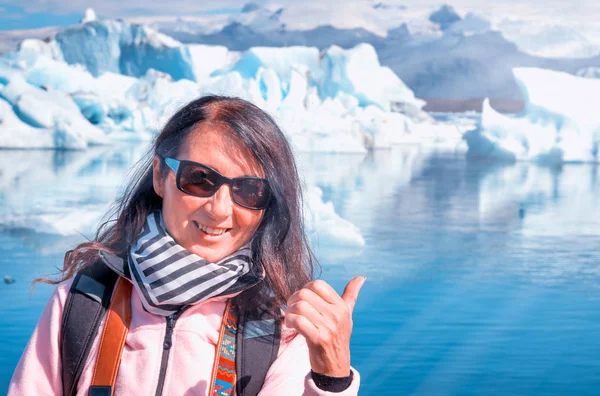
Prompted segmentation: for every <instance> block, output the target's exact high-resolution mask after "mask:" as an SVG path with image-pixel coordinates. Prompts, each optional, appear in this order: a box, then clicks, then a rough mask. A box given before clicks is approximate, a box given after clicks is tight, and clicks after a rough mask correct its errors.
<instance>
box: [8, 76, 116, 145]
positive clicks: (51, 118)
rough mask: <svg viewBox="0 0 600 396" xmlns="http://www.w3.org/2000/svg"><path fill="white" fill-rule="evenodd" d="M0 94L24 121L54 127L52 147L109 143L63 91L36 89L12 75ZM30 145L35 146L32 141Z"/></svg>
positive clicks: (39, 125)
mask: <svg viewBox="0 0 600 396" xmlns="http://www.w3.org/2000/svg"><path fill="white" fill-rule="evenodd" d="M0 96H2V97H4V98H5V99H6V100H7V101H8V102H9V103H10V104H11V105H12V107H13V109H14V112H15V114H16V115H17V117H18V118H20V119H21V120H22V121H23V122H25V123H27V124H29V125H31V126H33V127H37V128H45V129H51V130H53V131H54V134H53V135H54V147H61V148H85V147H86V146H87V144H107V143H109V142H110V141H109V140H108V138H107V137H106V135H105V134H104V132H103V131H102V130H100V129H99V128H97V127H95V126H93V125H92V124H90V123H89V122H88V121H87V120H86V119H85V118H84V117H83V116H82V115H81V113H80V112H79V108H78V107H77V105H76V104H75V102H73V100H72V99H71V98H70V97H69V96H67V95H65V94H63V93H62V92H59V91H56V90H53V89H51V88H48V90H42V89H39V88H36V87H34V86H32V85H30V84H28V83H27V82H26V81H25V80H23V78H21V77H20V76H15V77H13V78H12V79H11V80H10V82H9V83H8V84H7V85H6V86H5V87H3V88H1V89H0ZM31 144H32V145H33V147H38V145H37V144H36V143H35V142H31ZM44 144H46V143H44Z"/></svg>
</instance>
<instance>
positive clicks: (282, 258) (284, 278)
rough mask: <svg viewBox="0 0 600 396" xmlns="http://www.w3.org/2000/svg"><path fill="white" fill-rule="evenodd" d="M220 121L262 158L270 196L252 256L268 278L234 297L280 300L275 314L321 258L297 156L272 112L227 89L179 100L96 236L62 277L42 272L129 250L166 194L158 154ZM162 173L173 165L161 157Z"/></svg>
mask: <svg viewBox="0 0 600 396" xmlns="http://www.w3.org/2000/svg"><path fill="white" fill-rule="evenodd" d="M207 123H210V124H217V125H219V126H222V127H223V128H219V130H223V133H231V132H233V133H234V134H235V136H237V137H239V139H240V140H241V141H242V142H243V143H244V144H245V145H246V146H247V147H248V148H249V149H250V151H251V152H252V153H253V154H254V156H255V157H256V159H257V160H258V162H259V163H260V164H261V165H262V167H263V169H264V172H265V176H266V178H267V180H269V185H270V187H271V190H272V197H273V198H272V199H271V201H270V203H269V206H268V207H267V208H266V209H265V213H264V216H263V219H262V221H261V223H260V225H259V227H258V229H257V231H256V233H255V235H254V238H253V239H252V252H253V261H254V263H255V264H257V265H261V266H262V267H263V268H264V269H265V273H266V277H265V279H264V281H263V282H261V283H260V284H259V285H257V286H256V287H253V288H251V289H249V290H246V291H245V292H243V293H241V294H240V295H239V296H238V297H237V298H236V303H237V304H238V305H239V306H240V308H241V309H252V308H256V307H258V306H259V305H261V304H263V303H265V302H267V301H268V300H269V299H272V298H274V299H275V301H274V302H275V305H274V306H273V308H272V309H271V313H272V314H275V315H277V312H278V309H277V308H276V307H280V306H281V305H284V304H285V302H286V301H287V299H288V298H289V297H290V295H291V294H292V293H294V292H295V291H297V290H300V289H301V288H302V287H303V286H304V285H305V284H306V283H307V282H309V281H310V280H311V279H312V277H313V275H314V270H315V266H318V262H317V261H316V259H315V258H314V255H313V253H312V251H311V250H310V247H309V245H308V241H307V238H306V234H305V232H304V223H303V217H302V192H301V188H300V180H299V176H298V171H297V168H296V164H295V162H294V156H293V154H292V151H291V149H290V146H289V144H288V142H287V140H286V138H285V136H284V135H283V133H282V132H281V130H280V129H279V127H278V126H277V124H276V123H275V121H273V119H272V118H271V117H270V116H269V115H268V114H266V113H265V112H264V111H263V110H261V109H259V108H258V107H256V106H255V105H253V104H251V103H249V102H247V101H245V100H242V99H239V98H229V97H223V96H204V97H201V98H199V99H196V100H194V101H192V102H190V103H188V104H187V105H185V106H184V107H182V108H181V109H180V110H179V111H177V113H175V115H173V117H171V119H170V120H169V121H168V122H167V124H166V125H165V127H164V128H163V129H162V131H161V132H160V134H159V135H158V136H157V137H156V139H155V141H154V144H153V146H152V149H151V150H150V151H149V152H148V153H147V155H146V156H145V157H144V158H142V159H141V160H140V161H139V162H138V164H137V165H138V166H137V171H136V172H135V173H134V174H133V175H132V178H131V182H130V183H129V185H128V186H127V188H126V189H125V192H124V193H123V196H122V197H120V198H119V199H118V200H117V201H116V202H115V205H114V206H113V209H112V210H111V211H110V212H109V213H108V214H107V215H106V216H107V217H106V218H107V219H108V221H106V222H104V223H103V224H102V225H101V226H100V227H99V229H98V231H97V233H96V237H95V238H94V240H93V241H90V242H86V243H82V244H80V245H79V246H77V247H76V248H75V249H73V250H69V251H68V252H67V253H66V254H65V262H64V267H63V269H62V271H61V279H59V280H57V281H53V280H48V279H40V281H43V282H48V283H53V284H56V283H59V282H61V281H64V280H66V279H69V278H71V277H72V276H74V274H75V273H76V272H77V271H79V270H81V269H82V268H84V267H86V266H88V265H91V264H92V263H94V262H95V261H97V260H98V253H99V251H101V250H103V251H107V252H110V253H112V254H117V255H120V256H121V257H126V255H127V254H128V250H129V246H130V245H131V244H133V243H134V242H135V240H136V238H137V236H138V235H139V233H140V232H141V230H142V227H143V225H144V223H145V221H146V217H147V216H148V214H150V213H151V212H152V211H154V210H157V209H161V208H162V198H161V197H160V196H158V195H157V194H156V192H155V191H154V187H153V182H152V160H153V158H154V157H155V156H159V157H162V158H165V157H175V158H177V156H178V154H179V153H180V152H181V150H182V148H183V145H184V144H186V143H187V142H188V141H189V139H188V138H189V137H190V135H191V134H192V133H194V131H197V130H198V129H199V128H200V127H201V126H202V125H205V124H207ZM160 163H161V169H160V171H161V174H162V175H163V176H166V174H167V173H168V169H167V167H166V165H165V164H164V161H161V162H160Z"/></svg>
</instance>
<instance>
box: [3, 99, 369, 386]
mask: <svg viewBox="0 0 600 396" xmlns="http://www.w3.org/2000/svg"><path fill="white" fill-rule="evenodd" d="M145 161H146V162H145V163H144V162H143V163H142V166H141V168H140V170H139V172H141V173H140V174H138V175H136V176H134V179H133V182H132V183H131V185H130V186H129V188H128V189H127V190H126V192H125V194H124V196H123V198H122V199H121V201H120V205H119V207H118V208H117V209H116V210H117V212H116V221H115V222H114V223H112V224H111V225H109V226H106V225H105V227H101V229H100V230H99V231H98V234H97V237H96V239H95V240H94V241H92V242H88V243H84V244H82V245H79V246H78V247H77V248H76V249H74V250H72V251H69V252H68V253H67V254H66V256H65V266H64V269H63V277H62V279H61V280H60V281H58V282H56V283H58V287H57V289H56V291H55V292H54V294H53V296H52V298H51V300H50V301H49V303H48V305H47V307H46V309H45V310H44V312H43V314H42V317H41V318H40V321H39V323H38V325H37V327H36V329H35V331H34V333H33V335H32V337H31V340H30V341H29V344H28V345H27V348H26V350H25V352H24V354H23V356H22V357H21V360H20V362H19V365H18V366H17V369H16V371H15V374H14V376H13V379H12V382H11V384H10V389H9V394H10V395H34V394H35V395H45V394H53V395H55V394H74V393H76V394H81V395H83V394H117V395H152V394H154V395H163V394H164V395H167V394H168V395H184V394H185V395H206V394H211V395H212V394H232V393H233V392H234V389H235V390H236V391H237V392H240V390H244V386H245V383H244V382H248V381H249V382H250V383H252V381H254V382H256V380H253V379H252V376H249V378H250V379H249V380H248V378H245V377H243V376H241V375H240V374H239V367H233V366H227V364H228V363H232V362H239V361H240V360H239V358H236V357H235V356H236V355H235V353H238V352H239V353H241V352H240V351H238V352H236V348H233V346H232V345H233V344H235V345H237V348H238V349H239V348H240V345H239V344H238V342H247V341H245V340H246V338H248V339H251V338H252V337H253V336H247V335H246V333H244V336H243V338H242V340H243V341H239V340H240V338H239V337H238V338H229V339H228V338H227V337H228V334H229V335H231V334H233V336H235V335H236V334H237V333H236V332H237V330H238V329H237V327H236V323H238V322H236V320H237V319H236V318H239V317H244V316H243V315H244V314H245V313H251V312H259V311H260V312H261V318H263V319H261V320H262V322H261V321H257V322H254V323H258V325H261V323H276V326H277V329H278V330H280V331H281V340H280V341H279V342H280V344H279V347H278V348H275V349H274V350H275V351H276V353H274V356H273V357H272V359H271V360H270V361H269V362H268V364H267V367H268V372H266V376H264V381H263V378H261V377H260V376H257V377H256V378H258V380H259V381H260V384H259V387H258V388H257V389H258V390H260V392H259V394H260V395H294V394H297V395H300V394H306V395H309V394H312V395H325V394H330V392H335V393H336V394H340V395H354V394H357V392H358V387H359V376H358V373H357V372H356V371H355V370H354V369H352V368H351V367H350V350H349V341H350V334H351V331H352V310H353V308H354V304H355V302H356V298H357V296H358V292H359V290H360V288H361V287H362V284H363V283H364V280H365V278H364V277H356V278H354V279H352V280H351V281H350V283H348V285H347V286H346V289H345V290H344V293H343V294H342V296H339V295H338V294H337V293H336V292H335V290H334V289H333V288H331V287H330V286H329V285H328V284H327V283H325V282H324V281H321V280H316V281H311V277H312V272H313V258H312V253H311V252H310V249H309V247H308V244H307V241H306V238H305V234H304V230H303V223H302V216H301V206H302V205H301V191H300V183H299V179H298V174H297V170H296V166H295V163H294V160H293V155H292V153H291V150H290V147H289V145H288V143H287V141H286V139H285V137H284V136H283V134H282V133H281V131H280V130H279V128H278V127H277V125H276V124H275V123H274V121H273V120H272V119H271V118H270V117H269V116H268V115H267V114H266V113H264V112H263V111H262V110H260V109H259V108H257V107H256V106H254V105H252V104H250V103H248V102H246V101H243V100H241V99H237V98H226V97H218V96H207V97H203V98H200V99H197V100H195V101H193V102H191V103H189V104H188V105H186V106H185V107H183V108H182V109H180V110H179V111H178V112H177V113H176V114H175V115H174V116H173V117H172V118H171V119H170V120H169V122H168V123H167V124H166V126H165V127H164V129H163V130H162V132H161V133H160V135H159V136H158V137H157V138H156V141H155V142H154V145H153V150H152V152H151V153H149V157H148V158H147V159H146V160H145ZM99 256H101V257H102V260H99ZM119 260H121V261H119ZM115 262H117V263H118V262H121V263H124V264H123V265H122V270H118V269H116V270H115V269H114V268H116V267H118V265H114V263H115ZM98 265H100V266H102V268H105V269H106V268H108V267H110V268H111V271H116V273H117V274H118V275H119V276H117V277H116V278H117V281H116V285H117V286H114V287H115V291H114V292H112V291H111V292H110V293H108V299H109V300H110V299H111V298H112V302H111V305H110V308H109V310H108V312H109V314H106V315H105V316H104V318H102V319H101V322H102V324H99V325H98V332H97V333H96V335H95V336H94V337H88V338H93V339H92V340H91V341H90V344H89V345H90V347H89V348H88V351H87V352H88V354H87V355H83V356H84V358H80V359H79V360H81V362H79V364H80V366H79V367H80V368H79V369H78V370H75V372H76V375H75V376H74V377H73V378H74V379H73V378H69V379H66V378H65V372H67V371H65V369H69V367H70V365H71V363H72V361H70V362H69V364H68V365H67V364H66V363H65V360H64V359H65V356H64V355H65V354H67V352H65V351H66V349H65V347H66V348H69V347H70V346H72V345H71V344H73V343H67V344H68V345H66V346H65V345H62V346H61V339H62V340H64V339H65V338H64V334H61V332H63V333H64V332H66V331H71V330H69V329H70V328H66V327H65V323H63V322H62V321H63V319H64V318H66V314H67V313H71V311H73V310H75V311H76V310H77V308H78V307H79V306H78V305H77V304H79V303H77V301H82V303H81V304H95V306H100V302H94V301H92V300H94V295H93V293H91V294H90V293H89V292H87V291H86V292H85V293H79V296H80V297H78V298H82V297H81V295H83V294H86V296H87V297H86V296H84V297H85V298H84V299H83V300H76V299H75V298H73V300H72V301H73V302H71V300H70V299H68V296H70V295H71V294H70V293H74V292H73V290H75V289H77V290H83V289H82V287H84V288H87V289H86V290H88V291H89V290H92V289H94V287H96V286H98V285H97V284H96V283H97V282H96V283H94V282H95V281H93V280H92V281H90V280H89V279H88V278H85V279H87V280H86V282H87V283H86V284H85V285H83V283H84V282H83V281H81V279H83V275H81V274H83V273H85V271H88V270H89V269H90V268H96V267H93V266H98ZM111 271H109V272H111ZM88 272H89V271H88ZM76 273H79V276H75V275H76ZM111 273H112V272H111ZM74 277H75V279H78V280H77V285H76V287H75V286H73V285H74V280H73V279H74ZM80 284H81V285H80ZM82 285H83V286H82ZM90 285H91V286H90ZM72 286H73V287H72ZM92 286H93V287H92ZM78 288H79V289H78ZM96 288H97V287H96ZM111 290H112V289H111ZM121 291H124V292H123V293H121ZM127 293H130V294H127ZM123 296H124V297H123ZM88 297H90V298H88ZM118 299H125V301H126V304H124V305H123V306H122V307H121V308H122V310H124V311H119V309H121V308H119V306H118V305H117V303H115V301H117V300H118ZM97 300H98V301H100V300H102V304H104V299H103V298H102V297H100V298H98V299H97ZM65 304H66V305H67V307H65ZM282 308H284V309H285V311H283V310H282ZM86 309H87V308H86ZM123 312H125V313H123ZM265 314H266V315H267V317H268V318H269V319H266V320H265V319H264V317H265ZM111 315H112V317H111ZM236 315H237V316H236ZM240 315H241V316H240ZM231 318H233V319H231ZM230 319H231V322H230V321H229V320H230ZM269 320H271V322H268V321H269ZM98 323H100V322H98ZM115 323H117V324H118V326H117V327H114V326H113V325H114V324H115ZM231 323H233V324H231ZM239 323H241V322H239ZM248 323H250V322H248ZM69 326H72V325H71V324H70V325H69ZM113 327H114V328H118V329H119V330H111V329H113ZM259 327H260V326H259ZM247 328H249V327H248V326H246V327H245V329H246V330H247ZM111 331H122V333H119V334H121V338H120V341H119V342H120V343H121V344H120V346H119V347H110V346H106V345H109V340H112V339H116V338H115V337H114V336H112V335H110V334H116V333H110V332H111ZM228 331H229V332H233V333H231V334H230V333H228ZM277 333H278V332H277ZM91 334H93V333H91ZM106 334H109V335H108V336H107V335H106ZM240 334H241V333H240ZM264 334H267V333H264ZM264 334H263V335H264ZM278 334H279V333H278ZM61 337H62V338H61ZM111 337H112V338H111ZM117 338H118V337H117ZM259 338H260V337H259ZM267 339H268V334H267ZM231 340H234V341H231ZM235 340H238V341H235ZM228 342H229V344H228ZM111 345H112V344H111ZM61 348H62V349H61ZM120 348H121V349H120ZM84 349H85V348H84ZM244 349H247V348H245V347H244ZM115 350H116V351H115ZM232 351H233V352H232ZM257 351H258V352H257V353H258V355H257V358H256V362H249V363H248V362H246V364H247V366H250V368H251V369H254V368H253V367H252V365H253V364H254V363H256V365H257V366H259V365H260V364H262V363H260V361H261V359H262V360H264V357H262V356H260V351H261V349H260V348H259V349H257ZM230 352H231V353H233V354H234V355H232V356H234V357H233V358H231V361H229V360H227V358H230V357H231V356H228V355H227V354H228V353H230ZM245 352H246V353H247V351H245ZM109 354H111V355H116V357H114V358H113V359H115V360H114V363H111V365H109V366H111V370H112V371H109V372H110V373H112V374H109V375H108V376H109V377H110V378H109V381H112V383H110V384H107V385H103V384H100V385H98V382H99V380H98V378H99V377H101V376H102V375H103V374H98V372H99V371H101V370H102V369H103V367H104V366H106V364H105V365H104V366H103V364H104V363H102V359H105V357H106V356H107V355H109ZM61 359H62V360H61ZM242 360H243V359H242ZM111 362H112V361H111ZM223 362H225V363H223ZM227 362H228V363H227ZM223 364H224V366H223ZM67 366H69V367H67ZM234 372H235V373H236V376H235V377H233V373H234ZM223 373H225V376H227V373H229V374H230V375H231V377H230V378H229V380H228V379H225V380H223ZM69 376H71V374H69ZM111 376H112V377H111ZM69 381H71V382H74V383H73V384H72V385H71V386H66V385H65V384H66V383H69ZM227 381H230V383H228V382H227ZM100 382H101V381H100ZM232 383H233V385H232ZM66 388H70V389H66ZM88 391H89V393H88ZM104 391H106V392H107V393H102V392H104ZM242 393H244V392H242ZM247 393H248V392H246V393H244V394H247Z"/></svg>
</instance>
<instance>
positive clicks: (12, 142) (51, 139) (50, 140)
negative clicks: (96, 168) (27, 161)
mask: <svg viewBox="0 0 600 396" xmlns="http://www.w3.org/2000/svg"><path fill="white" fill-rule="evenodd" d="M72 144H73V146H70V147H68V148H79V149H82V148H85V142H82V141H80V140H74V141H73V142H72ZM0 147H3V148H45V149H48V148H55V147H56V139H55V135H54V131H52V130H50V129H44V128H34V127H32V126H31V125H28V124H26V123H24V122H23V121H22V120H21V119H20V118H19V117H17V115H16V114H15V113H14V111H13V108H12V106H11V105H10V104H9V103H8V102H6V101H4V100H2V99H0Z"/></svg>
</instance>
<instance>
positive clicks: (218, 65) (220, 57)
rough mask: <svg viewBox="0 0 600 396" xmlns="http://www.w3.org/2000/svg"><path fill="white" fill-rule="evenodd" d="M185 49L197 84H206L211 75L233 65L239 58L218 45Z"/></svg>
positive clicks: (195, 45) (195, 46)
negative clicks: (188, 54) (189, 57)
mask: <svg viewBox="0 0 600 396" xmlns="http://www.w3.org/2000/svg"><path fill="white" fill-rule="evenodd" d="M187 48H188V51H189V52H190V56H191V58H192V64H193V69H194V76H195V78H196V81H197V82H199V83H206V82H208V81H209V80H210V78H211V74H212V73H214V72H215V71H217V70H220V69H224V68H226V67H228V66H229V65H231V64H233V63H234V62H235V61H236V60H237V59H238V58H239V56H240V55H239V53H237V52H230V51H229V49H227V47H223V46H220V45H201V44H189V45H188V46H187Z"/></svg>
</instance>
